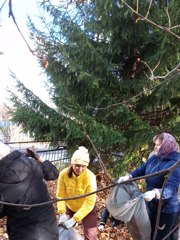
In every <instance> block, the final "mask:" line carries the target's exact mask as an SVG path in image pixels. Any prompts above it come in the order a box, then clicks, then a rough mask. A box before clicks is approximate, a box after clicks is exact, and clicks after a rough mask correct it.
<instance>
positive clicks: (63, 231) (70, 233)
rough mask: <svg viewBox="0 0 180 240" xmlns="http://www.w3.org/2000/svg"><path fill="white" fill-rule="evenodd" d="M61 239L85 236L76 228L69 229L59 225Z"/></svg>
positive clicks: (77, 239)
mask: <svg viewBox="0 0 180 240" xmlns="http://www.w3.org/2000/svg"><path fill="white" fill-rule="evenodd" d="M59 240H83V237H82V236H81V235H80V234H79V233H78V232H77V231H76V229H74V228H70V229H67V228H65V227H64V226H63V225H61V226H59Z"/></svg>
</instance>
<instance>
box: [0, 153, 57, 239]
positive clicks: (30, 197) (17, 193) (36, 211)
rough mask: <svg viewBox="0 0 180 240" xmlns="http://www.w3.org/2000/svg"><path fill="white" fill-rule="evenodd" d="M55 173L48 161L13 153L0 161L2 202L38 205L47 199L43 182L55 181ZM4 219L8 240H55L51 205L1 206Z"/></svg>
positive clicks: (53, 215)
mask: <svg viewBox="0 0 180 240" xmlns="http://www.w3.org/2000/svg"><path fill="white" fill-rule="evenodd" d="M58 175H59V172H58V170H57V169H56V168H55V167H54V166H53V165H52V164H51V162H49V161H45V162H43V163H40V162H38V161H36V160H34V159H32V158H28V157H26V156H25V155H24V154H23V153H21V152H19V151H17V150H16V151H13V152H11V153H10V154H8V155H7V156H5V157H4V158H3V159H1V160H0V198H1V201H4V202H8V203H15V204H37V203H43V202H47V201H49V200H50V196H49V193H48V190H47V187H46V183H45V181H44V180H55V179H57V178H58ZM3 216H7V232H8V235H9V239H10V240H25V239H26V240H41V239H43V240H58V227H57V221H56V215H55V212H54V208H53V205H52V204H51V203H50V204H48V205H47V204H46V205H43V206H39V207H31V208H29V209H28V208H23V207H18V206H8V205H4V206H3V210H2V213H1V216H0V217H3Z"/></svg>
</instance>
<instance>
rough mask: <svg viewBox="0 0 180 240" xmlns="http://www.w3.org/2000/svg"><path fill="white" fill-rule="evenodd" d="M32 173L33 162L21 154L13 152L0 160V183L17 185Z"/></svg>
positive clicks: (16, 151)
mask: <svg viewBox="0 0 180 240" xmlns="http://www.w3.org/2000/svg"><path fill="white" fill-rule="evenodd" d="M32 171H33V162H32V160H31V159H29V158H28V157H26V156H25V155H24V154H23V153H21V152H20V151H18V150H15V151H13V152H11V153H9V154H8V155H6V156H5V157H4V158H2V159H1V160H0V183H6V184H11V183H13V184H14V183H19V182H22V181H23V180H25V179H26V178H28V176H29V175H31V173H32Z"/></svg>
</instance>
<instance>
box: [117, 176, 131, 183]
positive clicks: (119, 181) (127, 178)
mask: <svg viewBox="0 0 180 240" xmlns="http://www.w3.org/2000/svg"><path fill="white" fill-rule="evenodd" d="M131 178H132V176H131V175H130V174H128V175H126V176H123V177H120V178H119V179H118V183H121V182H124V181H128V180H129V179H131Z"/></svg>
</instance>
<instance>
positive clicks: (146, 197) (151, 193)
mask: <svg viewBox="0 0 180 240" xmlns="http://www.w3.org/2000/svg"><path fill="white" fill-rule="evenodd" d="M143 197H144V200H145V201H146V202H150V201H151V200H152V199H153V198H155V197H156V192H155V191H154V190H151V191H147V192H145V193H144V194H143Z"/></svg>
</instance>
